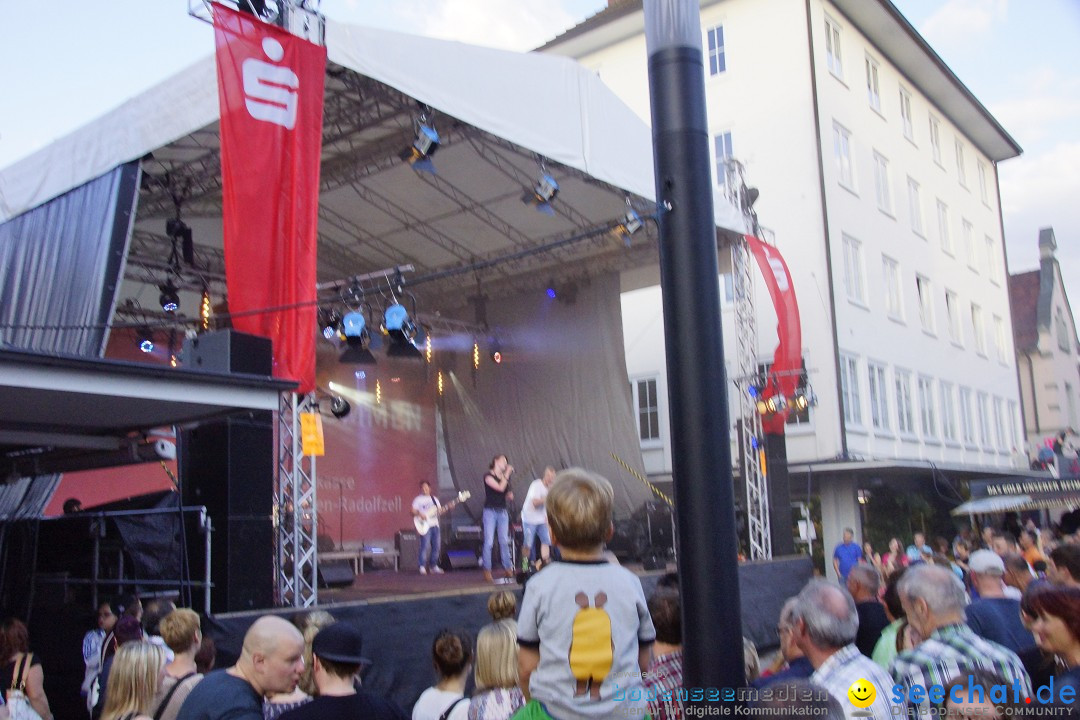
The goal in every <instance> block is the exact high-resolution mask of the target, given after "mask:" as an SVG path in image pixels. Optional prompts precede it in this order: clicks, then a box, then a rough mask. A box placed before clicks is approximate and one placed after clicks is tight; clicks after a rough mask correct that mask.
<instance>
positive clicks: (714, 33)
mask: <svg viewBox="0 0 1080 720" xmlns="http://www.w3.org/2000/svg"><path fill="white" fill-rule="evenodd" d="M706 34H707V36H708V43H709V75H719V74H720V73H722V72H724V71H725V70H727V59H726V58H725V56H724V26H723V25H717V26H716V27H714V28H709V32H708V33H706Z"/></svg>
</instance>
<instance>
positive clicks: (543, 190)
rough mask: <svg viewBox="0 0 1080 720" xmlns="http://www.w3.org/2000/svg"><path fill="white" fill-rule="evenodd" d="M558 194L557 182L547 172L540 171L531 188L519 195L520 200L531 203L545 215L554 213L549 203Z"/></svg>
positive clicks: (527, 203)
mask: <svg viewBox="0 0 1080 720" xmlns="http://www.w3.org/2000/svg"><path fill="white" fill-rule="evenodd" d="M558 194H559V183H557V182H556V181H555V178H553V177H551V175H548V174H547V172H543V171H542V172H541V173H540V179H539V180H537V181H536V185H535V186H533V188H532V190H527V191H525V194H524V195H522V196H521V201H522V202H523V203H525V204H526V205H532V206H533V207H535V208H536V209H537V210H539V211H540V212H542V213H544V214H545V215H554V214H555V208H553V207H552V206H551V203H552V202H553V201H554V200H555V196H556V195H558Z"/></svg>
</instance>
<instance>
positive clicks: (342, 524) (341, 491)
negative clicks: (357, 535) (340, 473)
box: [337, 482, 345, 551]
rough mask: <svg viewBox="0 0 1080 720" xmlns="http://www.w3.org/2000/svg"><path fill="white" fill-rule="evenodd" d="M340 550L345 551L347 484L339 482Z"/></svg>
mask: <svg viewBox="0 0 1080 720" xmlns="http://www.w3.org/2000/svg"><path fill="white" fill-rule="evenodd" d="M337 489H338V531H337V532H338V550H342V551H344V550H345V483H343V482H338V484H337Z"/></svg>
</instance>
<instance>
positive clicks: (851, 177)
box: [833, 122, 855, 191]
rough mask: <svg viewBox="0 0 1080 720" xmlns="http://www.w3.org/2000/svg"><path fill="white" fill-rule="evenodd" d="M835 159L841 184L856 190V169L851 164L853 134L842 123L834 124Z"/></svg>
mask: <svg viewBox="0 0 1080 720" xmlns="http://www.w3.org/2000/svg"><path fill="white" fill-rule="evenodd" d="M833 157H834V158H835V159H836V174H837V177H838V178H839V180H840V184H841V185H843V186H844V187H846V188H847V189H848V190H852V191H854V190H855V169H854V165H852V164H851V132H849V131H848V129H847V128H845V127H844V126H843V125H841V124H840V123H835V122H834V123H833Z"/></svg>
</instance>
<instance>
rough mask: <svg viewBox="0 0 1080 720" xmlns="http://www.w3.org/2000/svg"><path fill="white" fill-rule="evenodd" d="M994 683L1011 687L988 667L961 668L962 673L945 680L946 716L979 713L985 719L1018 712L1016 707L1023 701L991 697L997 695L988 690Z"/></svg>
mask: <svg viewBox="0 0 1080 720" xmlns="http://www.w3.org/2000/svg"><path fill="white" fill-rule="evenodd" d="M995 685H1001V686H1003V687H1007V688H1010V690H1011V686H1010V685H1009V684H1008V683H1006V682H1005V681H1004V680H1002V679H1001V677H1000V676H998V675H995V674H994V673H992V672H990V671H988V670H984V669H983V668H971V669H970V670H965V671H964V673H963V674H962V675H958V676H956V677H954V678H953V679H951V680H949V681H948V682H946V683H945V711H946V714H947V715H948V716H949V717H980V718H986V720H1004V718H1007V717H1010V716H1012V715H1018V714H1020V712H1019V711H1020V710H1021V708H1023V707H1024V706H1023V705H1020V704H1015V703H1010V702H1007V701H1002V702H995V701H993V700H991V697H992V696H993V697H998V695H997V694H993V693H991V691H990V689H991V688H992V687H994V686H995ZM971 688H981V689H982V692H974V691H972V689H971ZM1009 694H1010V693H1009V692H1006V693H1005V695H1006V696H1008V695H1009ZM957 698H959V700H957Z"/></svg>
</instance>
